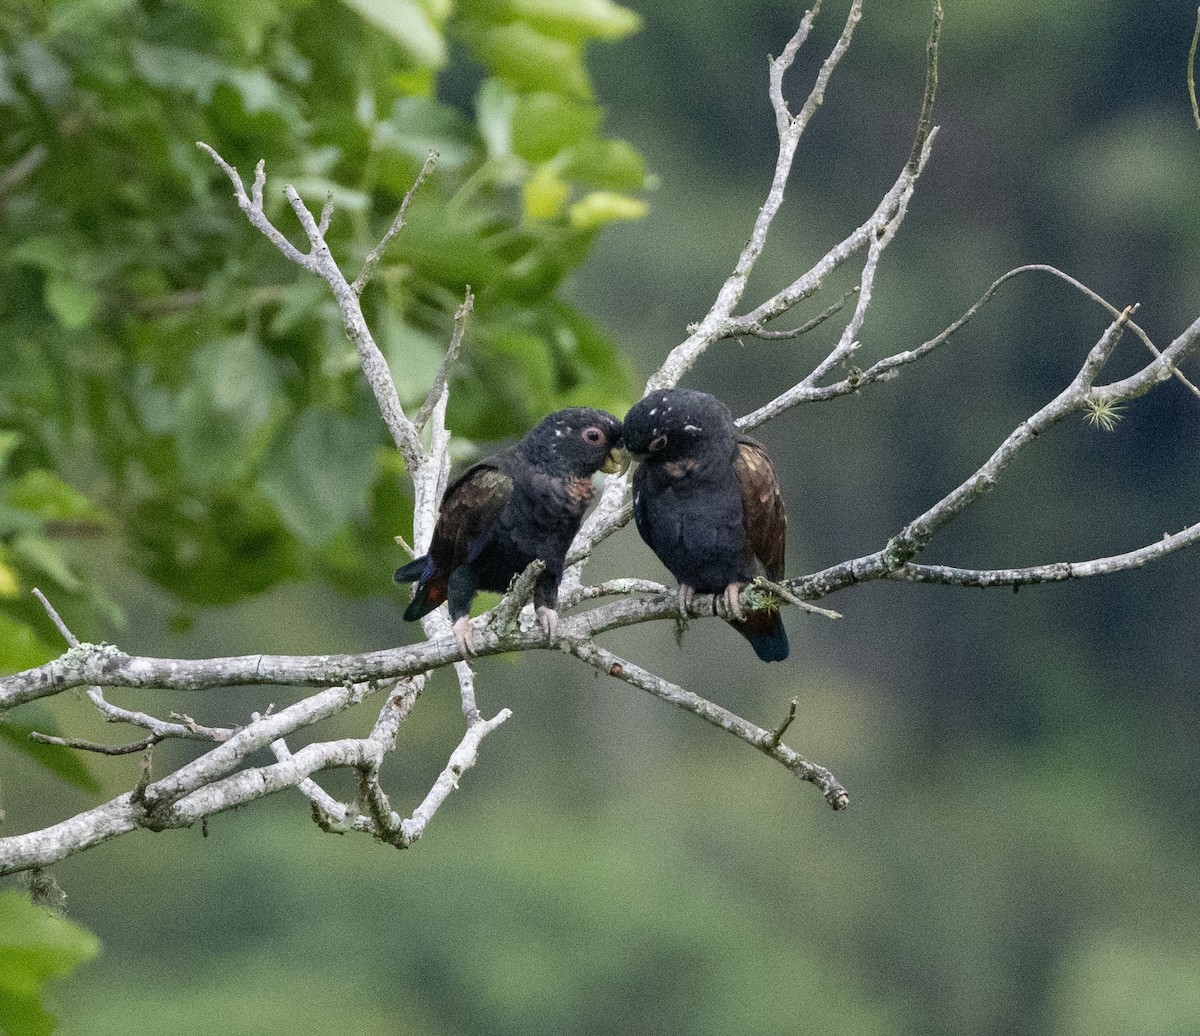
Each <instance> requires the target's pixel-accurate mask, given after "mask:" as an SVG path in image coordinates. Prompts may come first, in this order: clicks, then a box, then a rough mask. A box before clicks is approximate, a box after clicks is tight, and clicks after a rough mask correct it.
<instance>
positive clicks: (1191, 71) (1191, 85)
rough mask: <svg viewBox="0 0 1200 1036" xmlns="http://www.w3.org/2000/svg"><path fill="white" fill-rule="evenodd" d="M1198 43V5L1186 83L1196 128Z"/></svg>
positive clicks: (1199, 119) (1199, 111) (1199, 120)
mask: <svg viewBox="0 0 1200 1036" xmlns="http://www.w3.org/2000/svg"><path fill="white" fill-rule="evenodd" d="M1197 44H1200V7H1198V8H1196V31H1195V32H1194V33H1192V46H1191V48H1190V49H1189V50H1188V59H1187V84H1188V98H1189V99H1190V100H1191V102H1192V118H1193V119H1194V120H1195V122H1196V129H1200V105H1197V104H1196V45H1197Z"/></svg>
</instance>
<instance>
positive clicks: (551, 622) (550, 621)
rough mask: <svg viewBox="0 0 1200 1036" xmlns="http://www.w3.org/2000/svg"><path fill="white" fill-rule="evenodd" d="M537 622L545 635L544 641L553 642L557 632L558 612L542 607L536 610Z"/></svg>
mask: <svg viewBox="0 0 1200 1036" xmlns="http://www.w3.org/2000/svg"><path fill="white" fill-rule="evenodd" d="M537 620H538V625H539V626H541V627H542V630H543V631H544V632H545V634H546V639H547V640H553V639H554V634H555V633H557V632H558V612H556V611H555V610H554V609H553V608H546V607H544V606H543V607H541V608H538V609H537Z"/></svg>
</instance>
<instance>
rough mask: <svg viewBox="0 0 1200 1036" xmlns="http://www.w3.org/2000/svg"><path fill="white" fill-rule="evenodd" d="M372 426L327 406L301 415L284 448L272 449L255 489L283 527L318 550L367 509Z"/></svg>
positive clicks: (371, 469) (371, 475)
mask: <svg viewBox="0 0 1200 1036" xmlns="http://www.w3.org/2000/svg"><path fill="white" fill-rule="evenodd" d="M375 441H376V434H375V427H374V425H373V424H372V423H369V422H367V421H355V420H352V419H351V418H348V417H344V416H343V415H342V414H340V413H338V412H337V411H336V410H331V409H329V408H327V407H309V408H308V409H307V410H305V411H304V412H303V413H302V414H301V415H300V420H299V421H297V423H296V427H295V429H294V430H293V431H292V434H291V437H290V438H289V439H288V441H287V443H286V445H282V446H280V445H277V446H276V448H275V449H274V450H273V451H272V453H271V459H270V461H269V462H268V465H267V467H266V469H265V470H264V472H263V475H262V479H261V480H260V483H259V486H260V489H261V490H262V493H263V495H264V496H265V497H266V498H267V499H268V500H270V501H271V503H273V504H274V505H275V506H276V508H278V510H279V516H280V518H281V519H282V520H283V523H284V525H286V526H287V528H288V530H289V531H290V532H292V533H293V534H295V536H296V537H297V538H298V539H300V540H301V541H303V542H304V543H306V544H308V546H310V547H314V548H317V547H320V546H321V545H322V544H323V543H325V542H326V541H328V540H329V539H331V538H332V537H333V536H334V534H336V533H337V532H338V531H339V530H341V529H342V528H343V527H344V526H345V525H346V524H347V523H348V522H349V521H350V519H351V518H354V517H356V516H357V515H359V514H361V513H362V512H364V511H365V510H366V504H367V494H368V493H369V492H370V489H371V484H372V482H373V481H374V477H375Z"/></svg>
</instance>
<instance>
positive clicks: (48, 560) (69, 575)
mask: <svg viewBox="0 0 1200 1036" xmlns="http://www.w3.org/2000/svg"><path fill="white" fill-rule="evenodd" d="M9 546H10V548H11V550H12V552H13V554H14V555H15V556H16V557H18V558H20V560H22V561H24V562H25V563H26V564H27V565H29V566H30V567H32V568H34V569H36V570H37V571H38V572H40V573H42V575H44V576H48V577H49V578H51V579H53V580H54V581H55V582H56V583H58V585H59V586H61V587H63V588H64V589H66V590H70V591H71V592H72V593H75V592H76V591H78V590H81V589H82V588H83V584H82V583H81V582H80V581H79V577H78V576H77V575H75V573H74V572H72V571H71V569H70V567H69V566H68V565H67V561H66V558H64V557H63V555H62V551H60V550H59V549H58V546H57V545H56V544H54V543H51V542H50V541H49V540H47V539H45V538H43V537H42V536H37V535H22V536H17V537H16V538H15V539H14V540H13V541H12V543H11V544H10V545H9Z"/></svg>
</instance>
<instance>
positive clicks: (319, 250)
mask: <svg viewBox="0 0 1200 1036" xmlns="http://www.w3.org/2000/svg"><path fill="white" fill-rule="evenodd" d="M196 146H197V147H199V148H200V149H201V150H202V151H204V152H205V153H206V154H207V155H208V156H209V157H210V158H212V160H213V161H214V162H216V163H217V165H218V166H220V167H221V169H223V170H224V171H225V175H226V176H228V177H229V180H230V182H231V183H232V184H233V189H234V195H235V196H236V198H237V202H238V207H239V208H240V209H241V210H242V212H244V213H245V215H246V218H247V219H248V220H249V221H250V223H251V225H252V226H254V227H256V228H257V229H258V230H259V231H261V232H262V233H263V234H264V235H265V236H266V237H267V239H268V240H269V241H270V242H271V243H272V244H274V245H275V247H276V248H278V249H279V250H280V251H281V252H282V253H283V254H284V255H285V256H286V257H287V258H288V259H290V260H291V261H292V262H294V263H296V264H297V265H298V266H300V267H302V268H303V269H305V270H308V271H309V272H310V273H315V274H316V275H317V276H319V277H320V278H322V279H323V280H324V281H325V282H326V283H327V284H328V285H329V287H330V289H331V290H332V291H333V296H334V299H335V301H336V302H337V304H338V308H339V309H340V310H341V312H342V320H343V323H344V324H345V328H346V333H347V334H348V335H349V336H350V340H351V341H352V342H353V343H354V347H355V349H356V350H357V351H358V359H359V364H360V365H361V367H362V371H363V374H364V375H365V376H366V379H367V381H368V382H369V383H370V385H371V389H372V391H374V393H375V401H376V403H377V404H378V405H379V410H380V413H381V414H382V415H383V420H384V424H386V425H387V428H388V431H389V432H391V435H392V439H393V441H394V442H395V444H396V447H397V449H399V450H400V453H401V455H402V456H403V457H404V461H405V463H406V464H407V465H408V467H409V469H410V470H412V471H415V470H416V469H417V468H418V467H419V466H420V464H421V462H422V461H423V460H424V458H425V451H424V449H423V448H422V446H421V439H420V436H419V435H418V434H417V429H416V428H414V427H413V424H412V422H411V421H409V419H408V418H407V417H406V416H405V415H404V410H403V408H402V407H401V406H400V398H399V396H398V395H397V393H396V385H395V382H394V381H393V380H392V372H391V370H389V369H388V365H387V361H386V360H385V359H384V357H383V353H382V352H380V350H379V346H378V345H376V344H375V338H374V336H373V335H372V334H371V330H370V328H369V327H368V326H367V321H366V318H365V317H364V316H363V312H362V306H361V305H360V304H359V299H358V294H357V292H355V291H354V290H353V289H352V288H351V285H350V284H348V283H347V281H346V278H345V277H344V276H343V275H342V271H341V270H340V269H339V268H338V265H337V263H335V262H334V261H333V256H332V254H331V253H330V251H329V245H328V244H327V243H326V241H325V235H324V229H323V228H324V227H325V226H327V225H328V221H329V218H330V216H331V214H332V210H331V209H329V208H328V206H327V207H326V211H325V212H324V213H322V216H321V221H320V222H318V221H317V220H316V219H314V218H313V215H312V213H311V212H309V210H308V207H307V206H306V205H305V204H304V202H303V201H301V200H300V196H299V195H298V194H297V193H296V189H295V188H294V187H293V186H292V185H291V184H288V185H287V186H286V187H285V188H284V193H285V194H286V195H287V199H288V201H289V202H290V203H291V206H292V210H293V211H294V212H295V214H296V218H297V219H298V220H299V221H300V225H301V227H303V228H304V232H305V234H306V235H307V237H308V240H309V244H310V246H311V247H310V250H309V252H308V253H307V254H305V253H303V252H301V251H300V250H299V249H298V248H296V247H295V246H294V245H293V244H292V243H291V242H290V241H288V239H287V238H286V237H284V236H283V234H282V233H280V231H279V230H277V229H276V227H275V226H274V224H272V223H271V221H270V220H269V219H268V218H267V216H266V214H265V212H264V211H263V189H264V187H265V186H266V179H267V177H266V167H265V164H264V163H263V162H261V161H260V162H259V163H258V165H257V166H256V167H255V175H254V186H253V187H252V188H251V192H252V196H251V197H247V195H246V187H245V184H243V183H242V178H241V177H240V176H239V175H238V172H237V170H236V169H234V168H233V167H232V166H231V165H229V163H227V162H226V161H225V160H224V159H223V158H222V157H221V156H220V155H218V154H217V153H216V151H214V150H213V149H212V148H211V147H209V146H208V145H207V144H205V143H203V142H202V141H197V144H196Z"/></svg>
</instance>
